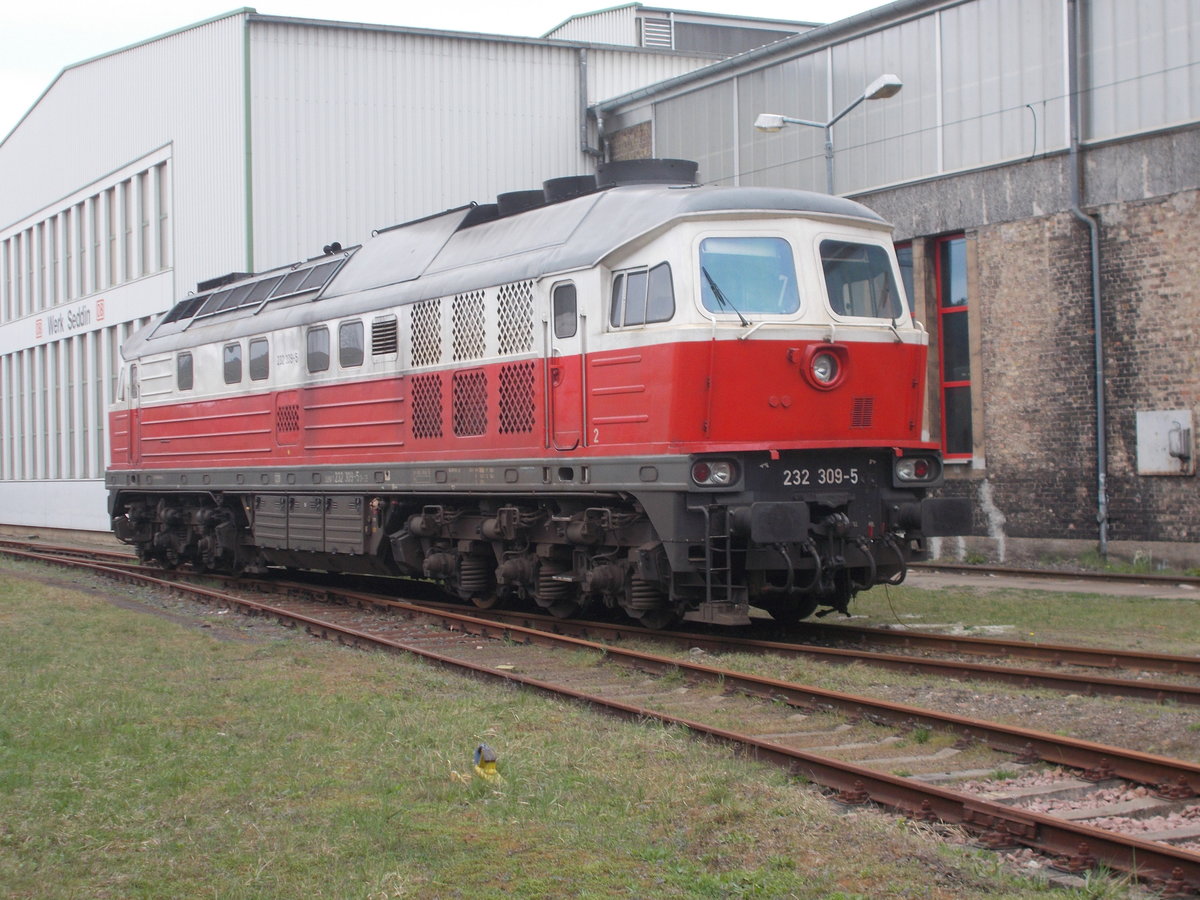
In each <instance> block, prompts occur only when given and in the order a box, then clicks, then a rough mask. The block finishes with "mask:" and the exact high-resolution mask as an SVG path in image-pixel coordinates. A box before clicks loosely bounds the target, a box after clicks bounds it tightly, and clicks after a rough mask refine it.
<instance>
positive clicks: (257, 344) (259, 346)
mask: <svg viewBox="0 0 1200 900" xmlns="http://www.w3.org/2000/svg"><path fill="white" fill-rule="evenodd" d="M269 349H270V348H269V346H268V344H267V339H266V338H255V339H254V340H252V341H251V342H250V380H251V381H266V380H267V376H268V375H270V374H271V356H270V352H269Z"/></svg>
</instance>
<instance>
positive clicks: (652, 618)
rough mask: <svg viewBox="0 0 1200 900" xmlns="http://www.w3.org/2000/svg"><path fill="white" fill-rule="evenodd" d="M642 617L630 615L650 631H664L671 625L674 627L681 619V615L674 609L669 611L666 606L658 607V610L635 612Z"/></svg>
mask: <svg viewBox="0 0 1200 900" xmlns="http://www.w3.org/2000/svg"><path fill="white" fill-rule="evenodd" d="M635 612H640V613H641V615H634V614H633V613H630V615H632V616H633V617H634V618H635V619H636V620H637V623H638V624H639V625H641V626H642V627H643V628H648V629H649V630H650V631H662V630H663V629H664V628H667V627H668V626H670V625H674V624H675V622H676V621H677V620H678V619H679V614H678V613H676V612H675V610H673V609H668V608H667V607H665V606H660V607H657V608H656V609H646V610H640V611H635Z"/></svg>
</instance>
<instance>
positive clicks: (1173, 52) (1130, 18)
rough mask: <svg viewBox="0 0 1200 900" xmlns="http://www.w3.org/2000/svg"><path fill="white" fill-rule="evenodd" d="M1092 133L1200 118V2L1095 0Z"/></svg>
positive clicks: (1099, 135)
mask: <svg viewBox="0 0 1200 900" xmlns="http://www.w3.org/2000/svg"><path fill="white" fill-rule="evenodd" d="M1087 9H1088V11H1089V15H1088V21H1087V30H1088V41H1087V51H1086V54H1085V64H1086V77H1087V81H1088V83H1089V85H1090V87H1091V90H1090V92H1089V97H1088V100H1089V102H1088V105H1087V112H1088V121H1087V123H1086V129H1087V134H1088V136H1089V137H1091V138H1094V139H1104V138H1111V137H1117V136H1120V135H1124V134H1131V133H1134V132H1140V131H1151V130H1154V129H1158V128H1165V127H1169V126H1171V125H1178V124H1181V123H1184V122H1194V121H1196V120H1197V119H1200V0H1137V2H1136V3H1132V2H1129V0H1089V3H1088V4H1087Z"/></svg>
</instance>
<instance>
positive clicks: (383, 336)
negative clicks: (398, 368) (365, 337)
mask: <svg viewBox="0 0 1200 900" xmlns="http://www.w3.org/2000/svg"><path fill="white" fill-rule="evenodd" d="M399 338H400V329H399V327H398V323H397V321H396V317H395V316H380V317H379V318H378V319H376V320H375V321H374V322H372V323H371V355H372V356H389V355H390V354H392V353H396V352H397V351H398V350H399V349H400V340H399Z"/></svg>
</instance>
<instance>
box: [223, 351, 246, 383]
mask: <svg viewBox="0 0 1200 900" xmlns="http://www.w3.org/2000/svg"><path fill="white" fill-rule="evenodd" d="M230 351H232V353H231V352H230ZM221 373H222V375H224V377H225V383H226V384H241V383H242V342H241V341H230V342H229V343H227V344H225V345H223V346H222V347H221Z"/></svg>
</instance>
